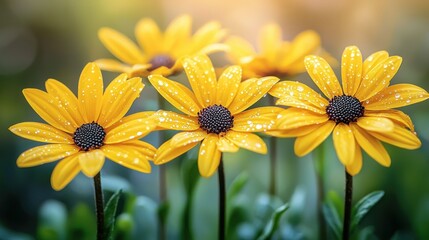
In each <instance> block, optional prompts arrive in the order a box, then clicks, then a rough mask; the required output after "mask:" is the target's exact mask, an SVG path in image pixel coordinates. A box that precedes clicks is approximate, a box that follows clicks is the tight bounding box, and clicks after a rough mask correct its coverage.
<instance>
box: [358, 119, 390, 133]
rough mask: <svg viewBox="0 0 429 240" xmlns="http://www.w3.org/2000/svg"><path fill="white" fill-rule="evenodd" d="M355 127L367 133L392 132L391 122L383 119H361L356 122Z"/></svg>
mask: <svg viewBox="0 0 429 240" xmlns="http://www.w3.org/2000/svg"><path fill="white" fill-rule="evenodd" d="M356 123H357V125H358V126H359V127H361V128H363V129H365V130H367V131H373V132H392V131H393V122H392V121H391V120H389V119H388V118H384V117H361V118H359V119H358V120H357V122H356Z"/></svg>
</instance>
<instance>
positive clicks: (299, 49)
mask: <svg viewBox="0 0 429 240" xmlns="http://www.w3.org/2000/svg"><path fill="white" fill-rule="evenodd" d="M319 48H320V36H319V34H317V33H316V32H314V31H311V30H308V31H304V32H301V33H299V34H298V35H297V36H296V37H295V38H294V39H293V40H292V42H291V43H290V45H289V46H288V52H287V55H286V56H285V58H284V59H283V60H282V61H281V62H280V63H279V64H280V68H281V69H288V68H290V67H292V65H294V68H297V66H296V65H298V66H301V65H304V64H303V63H302V62H303V61H304V58H305V56H307V55H310V54H314V53H315V51H316V50H317V49H319Z"/></svg>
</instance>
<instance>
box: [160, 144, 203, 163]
mask: <svg viewBox="0 0 429 240" xmlns="http://www.w3.org/2000/svg"><path fill="white" fill-rule="evenodd" d="M198 143H199V142H193V143H190V144H187V145H184V146H176V145H172V144H171V139H170V140H168V141H166V142H165V143H164V144H162V145H161V146H160V147H159V148H158V150H157V151H156V154H155V159H154V160H153V161H154V163H155V164H157V165H158V164H164V163H167V162H169V161H171V160H173V159H175V158H176V157H178V156H180V155H182V154H184V153H185V152H187V151H189V150H190V149H191V148H193V147H195V146H196V145H197V144H198Z"/></svg>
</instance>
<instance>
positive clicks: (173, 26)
mask: <svg viewBox="0 0 429 240" xmlns="http://www.w3.org/2000/svg"><path fill="white" fill-rule="evenodd" d="M191 25H192V19H191V17H190V16H189V15H183V16H180V17H178V18H176V19H174V20H173V21H172V22H171V23H170V24H169V25H168V27H167V29H166V30H165V33H164V42H163V44H164V49H163V50H164V51H174V50H175V49H180V47H179V46H183V45H184V44H186V43H187V40H188V39H189V37H190V34H191Z"/></svg>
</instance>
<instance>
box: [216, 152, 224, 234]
mask: <svg viewBox="0 0 429 240" xmlns="http://www.w3.org/2000/svg"><path fill="white" fill-rule="evenodd" d="M217 172H218V174H217V175H218V178H219V229H218V230H219V232H218V239H219V240H224V239H225V211H226V196H225V195H226V194H225V192H226V190H225V174H224V171H223V161H222V155H221V157H220V163H219V167H218V168H217Z"/></svg>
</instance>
